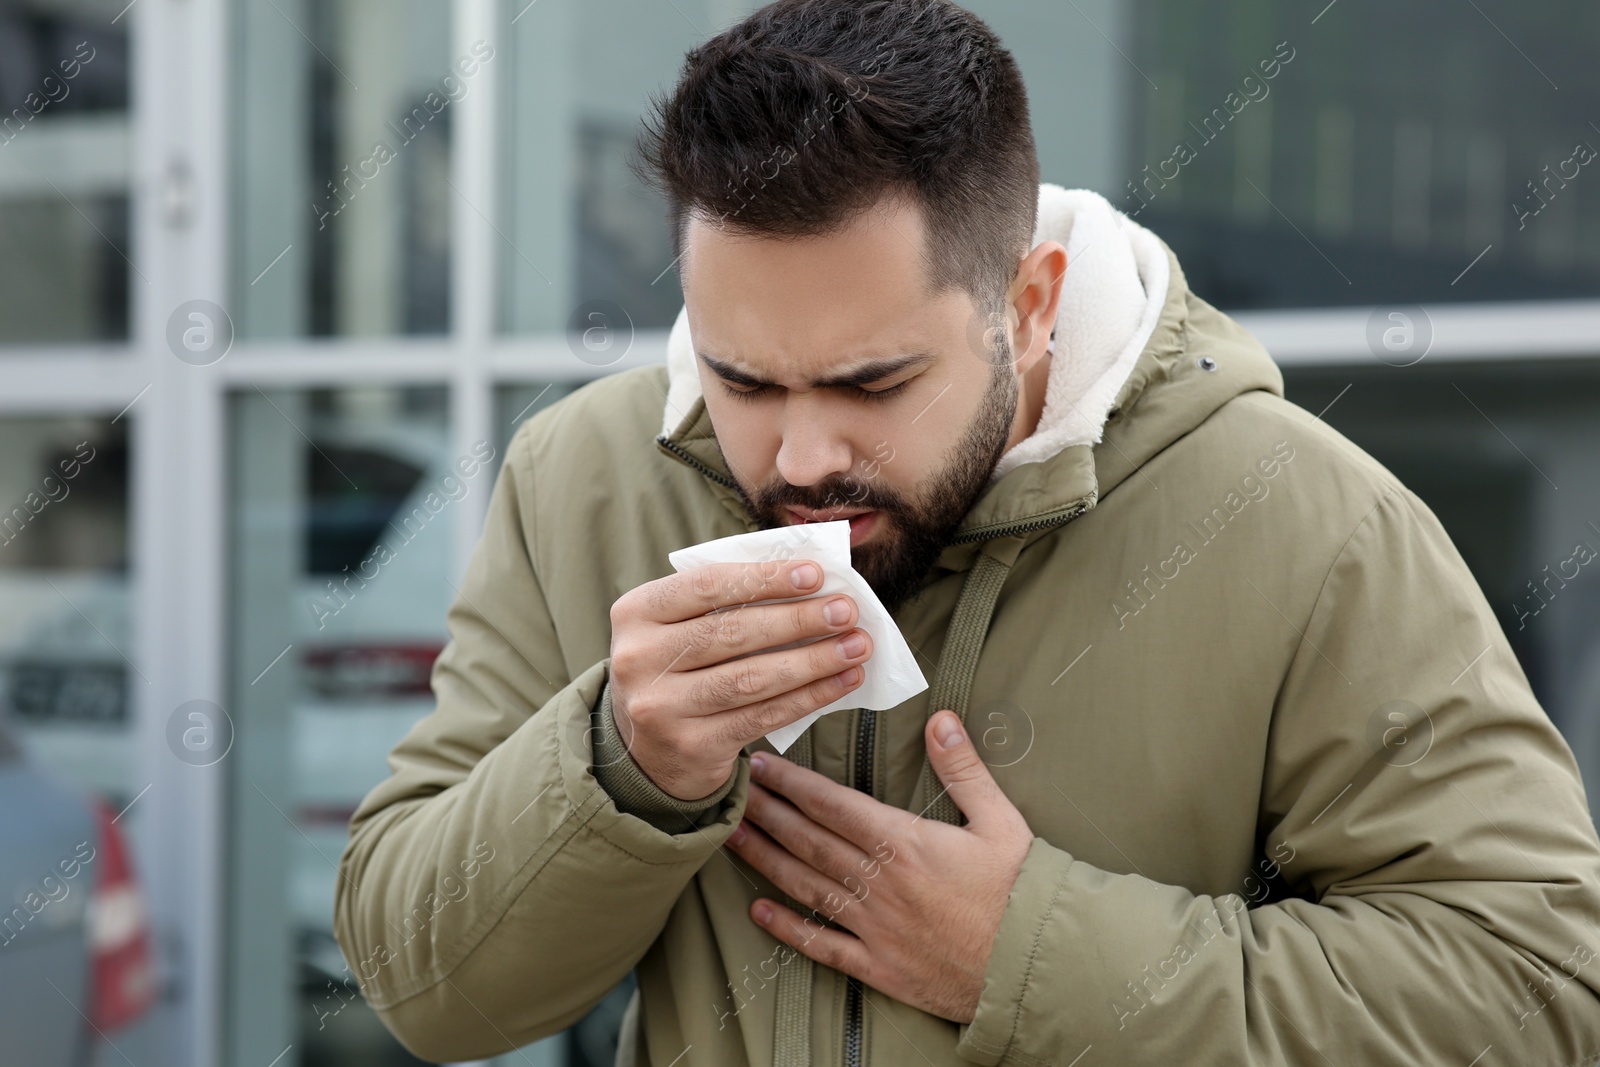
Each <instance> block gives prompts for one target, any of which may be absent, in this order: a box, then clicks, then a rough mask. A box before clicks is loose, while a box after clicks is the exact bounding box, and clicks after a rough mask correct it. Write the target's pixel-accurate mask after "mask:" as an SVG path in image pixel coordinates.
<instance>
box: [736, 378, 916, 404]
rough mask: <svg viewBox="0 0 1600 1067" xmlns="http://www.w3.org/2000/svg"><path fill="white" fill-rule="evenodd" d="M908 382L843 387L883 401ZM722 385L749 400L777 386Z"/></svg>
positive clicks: (854, 392) (761, 395)
mask: <svg viewBox="0 0 1600 1067" xmlns="http://www.w3.org/2000/svg"><path fill="white" fill-rule="evenodd" d="M910 384H911V381H910V379H907V380H906V381H903V382H901V383H900V384H899V385H891V386H889V388H887V389H863V388H861V387H860V386H856V385H851V386H846V387H845V389H846V391H848V392H850V393H852V394H854V395H855V396H857V397H859V398H860V399H862V400H872V401H884V400H888V399H889V398H890V397H892V396H894V395H896V394H897V393H899V392H901V391H902V390H904V389H905V387H906V386H908V385H910ZM722 387H723V389H724V390H725V391H726V392H727V393H728V395H730V396H733V397H737V398H738V399H740V400H749V401H754V400H756V399H758V398H760V397H763V396H766V395H767V394H769V393H771V392H772V390H774V389H776V388H777V386H773V385H756V386H751V387H750V388H748V389H740V388H737V387H736V386H733V385H730V384H728V383H727V382H723V383H722Z"/></svg>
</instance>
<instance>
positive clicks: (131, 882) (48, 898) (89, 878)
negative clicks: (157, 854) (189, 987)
mask: <svg viewBox="0 0 1600 1067" xmlns="http://www.w3.org/2000/svg"><path fill="white" fill-rule="evenodd" d="M117 818H118V817H117V814H116V813H115V812H114V811H113V810H112V809H111V807H110V806H109V805H108V804H106V803H105V801H103V800H100V799H98V798H94V797H90V796H85V795H84V794H82V793H79V792H78V791H76V790H75V789H73V788H71V787H69V786H67V785H66V784H65V783H63V782H62V781H61V780H60V779H58V778H57V777H56V776H55V775H53V774H51V773H49V772H46V771H45V770H43V769H41V768H40V767H39V766H37V765H36V764H34V763H33V762H31V761H30V760H29V759H28V758H27V756H26V754H25V752H24V750H23V748H22V747H21V746H20V745H19V744H18V742H17V741H16V739H15V736H14V733H13V732H12V731H11V730H10V729H9V728H8V727H7V725H6V723H5V721H4V720H3V719H0V894H3V897H0V903H3V905H4V908H5V911H4V914H0V1060H3V1061H4V1062H5V1063H16V1064H28V1065H29V1067H97V1065H101V1064H110V1063H128V1062H132V1063H136V1064H143V1063H153V1062H154V1061H153V1060H152V1059H151V1058H150V1057H149V1052H148V1050H149V1049H151V1048H153V1047H154V1044H153V1037H154V1033H153V1030H154V1025H155V1013H154V1012H152V1011H151V1008H152V1007H153V1006H154V1003H155V999H156V980H155V973H154V967H153V962H154V961H153V959H152V956H151V944H150V941H151V939H150V929H149V923H148V920H147V918H146V914H147V913H146V910H145V906H144V898H143V895H142V894H141V892H140V888H139V883H138V880H137V878H136V877H135V875H134V871H133V868H132V865H131V863H130V862H129V851H128V848H127V843H126V841H125V840H124V839H123V836H122V833H121V831H120V830H119V829H118V827H117Z"/></svg>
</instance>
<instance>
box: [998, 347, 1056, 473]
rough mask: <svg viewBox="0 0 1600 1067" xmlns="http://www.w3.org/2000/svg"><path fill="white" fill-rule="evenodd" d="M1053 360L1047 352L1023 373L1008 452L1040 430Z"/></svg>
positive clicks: (1008, 442) (1007, 447)
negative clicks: (1046, 386)
mask: <svg viewBox="0 0 1600 1067" xmlns="http://www.w3.org/2000/svg"><path fill="white" fill-rule="evenodd" d="M1051 358H1052V357H1051V355H1050V353H1048V352H1046V353H1045V354H1044V356H1043V358H1041V359H1039V360H1037V361H1036V362H1035V363H1034V365H1033V366H1031V367H1029V368H1028V369H1027V370H1026V371H1024V372H1023V374H1022V380H1021V381H1020V382H1018V384H1017V392H1018V396H1017V417H1016V419H1015V420H1014V421H1013V423H1012V426H1011V438H1010V439H1009V440H1008V441H1006V450H1007V451H1010V450H1011V449H1012V448H1015V447H1016V446H1017V445H1019V444H1021V443H1022V442H1023V441H1026V440H1027V439H1028V438H1029V437H1031V436H1033V431H1034V430H1036V429H1038V428H1039V419H1040V418H1041V417H1042V416H1043V415H1044V392H1045V384H1046V383H1047V382H1048V381H1049V380H1050V360H1051Z"/></svg>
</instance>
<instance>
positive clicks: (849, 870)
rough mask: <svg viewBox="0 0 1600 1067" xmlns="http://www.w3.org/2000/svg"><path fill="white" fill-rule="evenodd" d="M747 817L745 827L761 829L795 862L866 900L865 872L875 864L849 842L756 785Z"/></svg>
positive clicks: (753, 788) (752, 790) (751, 788)
mask: <svg viewBox="0 0 1600 1067" xmlns="http://www.w3.org/2000/svg"><path fill="white" fill-rule="evenodd" d="M744 817H745V822H746V825H749V824H751V823H754V824H755V825H756V826H759V827H760V828H761V829H762V830H764V831H765V832H766V834H767V836H768V837H770V838H772V839H773V840H774V841H776V842H777V843H778V844H779V845H781V846H782V847H783V848H784V849H785V850H787V852H788V853H789V854H790V855H792V856H793V857H794V858H795V859H798V860H800V861H801V862H802V863H804V864H806V865H807V866H809V867H811V868H812V869H813V870H816V871H820V872H821V873H822V874H823V875H824V876H826V877H827V878H829V879H831V880H832V881H834V882H837V883H838V884H839V885H841V886H843V887H844V889H845V890H846V891H847V892H849V893H850V894H851V895H852V896H854V897H857V898H858V899H865V898H866V894H867V892H868V890H867V885H866V882H865V881H864V880H863V872H865V871H867V870H868V869H869V868H870V867H872V862H871V860H870V859H869V857H868V856H867V854H866V853H865V852H863V851H862V850H861V849H859V848H857V847H856V846H855V845H853V844H851V843H850V842H849V841H846V840H845V839H844V838H842V837H840V836H839V835H838V834H836V833H834V832H833V831H832V830H829V829H828V828H827V827H825V826H822V825H820V824H818V823H817V822H815V821H813V820H812V819H810V818H808V817H807V816H805V815H802V814H801V813H800V812H799V811H798V810H796V809H795V807H794V805H792V804H790V803H789V802H788V801H787V800H784V799H783V798H782V797H779V796H777V795H776V794H773V793H770V792H768V791H767V790H765V789H763V788H761V786H759V785H756V784H754V783H751V785H750V793H749V797H748V799H747V800H746V801H745V811H744Z"/></svg>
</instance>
